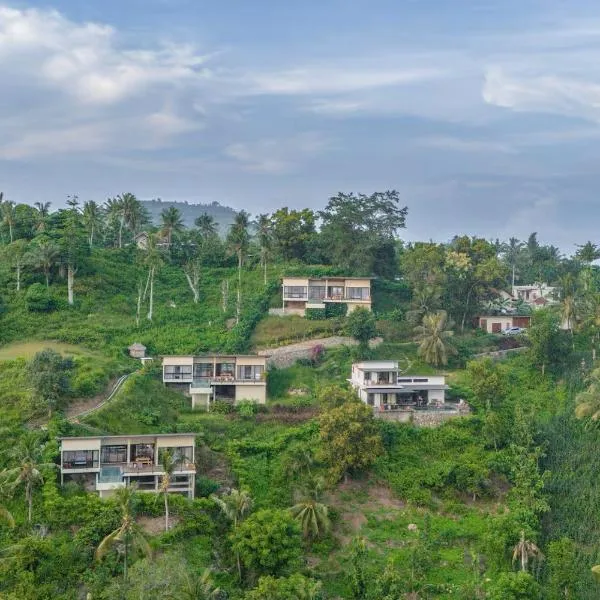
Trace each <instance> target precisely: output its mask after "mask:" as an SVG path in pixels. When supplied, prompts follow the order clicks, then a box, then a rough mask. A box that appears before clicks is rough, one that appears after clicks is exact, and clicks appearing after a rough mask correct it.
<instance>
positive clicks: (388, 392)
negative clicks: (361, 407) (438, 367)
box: [349, 360, 448, 413]
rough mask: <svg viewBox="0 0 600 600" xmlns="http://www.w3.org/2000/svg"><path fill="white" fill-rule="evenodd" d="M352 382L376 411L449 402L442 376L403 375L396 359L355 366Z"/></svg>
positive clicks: (364, 400) (364, 362)
mask: <svg viewBox="0 0 600 600" xmlns="http://www.w3.org/2000/svg"><path fill="white" fill-rule="evenodd" d="M349 381H350V385H352V387H353V388H354V389H355V390H356V392H357V393H358V396H359V398H360V399H361V400H362V401H363V402H364V403H365V404H368V405H369V406H372V407H373V409H374V410H375V412H376V413H377V412H382V411H398V410H400V411H406V410H407V409H410V408H425V407H438V408H439V407H441V406H442V405H444V404H445V402H446V390H447V389H448V386H447V385H446V378H445V377H444V376H443V375H403V374H401V372H400V369H399V367H398V361H395V360H368V361H363V362H359V363H354V364H353V365H352V376H351V378H350V379H349Z"/></svg>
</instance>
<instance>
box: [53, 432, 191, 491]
mask: <svg viewBox="0 0 600 600" xmlns="http://www.w3.org/2000/svg"><path fill="white" fill-rule="evenodd" d="M195 437H196V436H195V434H194V433H166V434H151V435H111V436H97V437H65V438H59V441H60V481H61V484H64V483H65V481H79V482H81V483H83V484H84V485H85V487H86V489H88V490H90V491H95V492H98V494H99V495H100V497H101V498H105V497H108V496H110V495H111V494H112V493H113V492H114V490H116V489H118V488H122V487H125V486H128V485H131V484H133V483H135V484H137V486H138V489H139V490H140V491H142V492H152V493H157V492H158V490H159V488H160V484H161V481H162V477H163V475H164V473H165V471H164V469H163V467H162V464H161V462H162V458H163V453H164V452H167V451H170V452H171V453H172V456H173V458H174V460H175V468H174V471H173V474H172V475H171V483H170V487H169V492H170V493H174V494H175V493H177V494H183V495H185V496H187V497H188V498H193V497H194V486H195V476H196V465H195Z"/></svg>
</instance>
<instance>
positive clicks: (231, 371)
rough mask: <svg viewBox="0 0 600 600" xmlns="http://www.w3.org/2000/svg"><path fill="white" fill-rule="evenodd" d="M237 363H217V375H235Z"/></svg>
mask: <svg viewBox="0 0 600 600" xmlns="http://www.w3.org/2000/svg"><path fill="white" fill-rule="evenodd" d="M234 375H235V363H217V377H233V376H234Z"/></svg>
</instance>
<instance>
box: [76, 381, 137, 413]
mask: <svg viewBox="0 0 600 600" xmlns="http://www.w3.org/2000/svg"><path fill="white" fill-rule="evenodd" d="M130 375H131V373H127V374H125V375H121V377H119V379H117V380H116V381H115V382H114V384H113V386H112V387H111V389H110V393H109V394H108V396H106V398H105V399H104V400H101V401H100V402H98V398H97V397H96V398H92V399H91V400H90V401H86V402H83V403H79V404H78V403H76V404H73V405H71V406H69V408H68V409H67V412H66V416H67V420H68V421H69V422H70V423H76V422H77V421H78V420H79V419H80V418H81V417H87V416H88V415H89V414H91V413H93V412H96V411H97V410H100V409H101V408H102V407H103V406H105V405H106V404H107V403H108V402H110V401H111V400H112V399H113V398H114V397H115V396H116V395H117V392H118V391H119V390H120V389H121V386H122V385H123V384H124V383H125V380H126V379H127V378H128V377H129V376H130Z"/></svg>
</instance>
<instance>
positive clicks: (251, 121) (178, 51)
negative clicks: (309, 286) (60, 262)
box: [0, 0, 600, 252]
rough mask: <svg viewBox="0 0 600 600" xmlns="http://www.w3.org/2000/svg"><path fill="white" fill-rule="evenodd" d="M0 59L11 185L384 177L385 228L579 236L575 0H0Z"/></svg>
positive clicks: (591, 72)
mask: <svg viewBox="0 0 600 600" xmlns="http://www.w3.org/2000/svg"><path fill="white" fill-rule="evenodd" d="M0 77H1V81H2V93H1V94H0V189H2V190H3V191H4V192H5V196H6V197H8V198H10V199H13V200H16V201H21V202H35V201H39V200H46V201H48V200H49V201H51V202H53V204H54V206H60V205H61V204H63V203H64V200H65V198H66V196H67V195H68V194H78V195H79V196H80V198H82V199H95V200H97V201H103V200H104V199H106V198H107V197H108V196H112V195H115V194H118V193H120V192H123V191H132V192H134V193H135V194H137V195H138V196H139V197H140V198H153V197H161V198H163V199H169V200H187V201H189V202H212V201H214V200H217V201H219V202H221V203H222V204H227V205H230V206H233V207H234V208H245V209H246V210H249V211H250V212H252V213H253V214H257V213H260V212H267V211H271V210H273V209H275V208H277V207H278V206H282V205H288V206H294V207H303V206H310V207H312V208H315V209H318V208H321V207H322V206H323V205H324V204H325V203H326V201H327V198H328V197H329V196H330V195H332V194H335V193H336V192H337V191H346V192H350V191H354V192H363V193H370V192H372V191H379V190H384V189H388V188H395V189H398V190H399V191H400V192H401V194H402V197H403V198H404V200H405V203H406V204H407V205H408V207H409V216H408V221H407V225H408V227H407V231H406V233H405V235H404V237H406V238H407V239H430V238H431V239H436V240H445V239H448V238H449V237H450V236H451V235H453V234H454V233H469V234H473V235H483V236H485V237H488V238H495V237H501V238H502V237H509V236H511V235H517V236H520V237H526V236H527V235H528V234H529V233H530V232H531V231H538V232H539V237H540V239H542V240H543V241H548V242H552V243H556V244H558V245H559V246H560V247H561V248H563V250H564V251H566V252H572V251H573V249H574V244H575V243H582V242H584V241H586V240H587V239H592V240H594V241H600V239H599V238H600V236H598V235H597V232H596V231H597V227H595V220H596V219H597V218H598V217H600V203H599V201H598V198H597V195H598V189H599V187H600V186H599V183H600V170H599V169H598V163H599V159H600V127H599V124H600V13H599V12H598V10H597V8H596V9H595V10H594V3H593V2H592V1H591V0H570V1H569V2H567V1H564V0H519V1H517V0H453V1H450V0H394V1H392V0H370V1H368V2H367V1H366V0H344V1H342V0H318V1H317V0H305V1H304V2H301V3H300V2H299V3H294V2H281V1H279V0H253V1H252V2H249V1H248V0H221V1H220V2H217V1H215V0H211V1H209V0H103V1H102V2H81V0H54V1H52V0H50V1H49V2H48V3H39V2H12V3H8V4H5V3H4V2H3V0H0Z"/></svg>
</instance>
